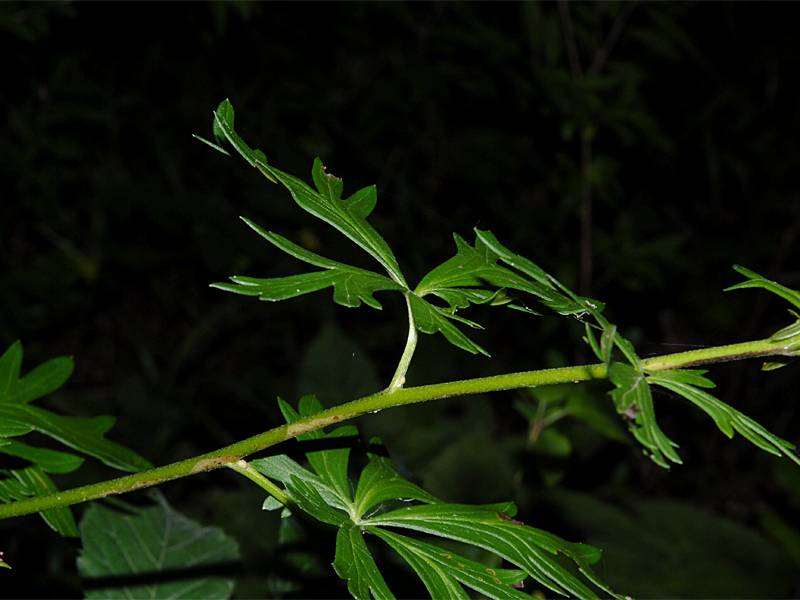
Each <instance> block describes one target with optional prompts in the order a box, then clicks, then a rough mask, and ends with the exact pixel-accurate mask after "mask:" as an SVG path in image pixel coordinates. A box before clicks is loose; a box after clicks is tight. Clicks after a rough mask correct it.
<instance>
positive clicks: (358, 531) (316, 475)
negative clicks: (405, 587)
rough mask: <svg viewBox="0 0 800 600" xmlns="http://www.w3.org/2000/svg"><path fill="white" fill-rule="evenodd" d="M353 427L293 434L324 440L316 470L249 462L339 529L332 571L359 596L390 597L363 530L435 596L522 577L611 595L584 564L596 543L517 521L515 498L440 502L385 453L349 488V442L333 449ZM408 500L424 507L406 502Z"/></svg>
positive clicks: (509, 591) (309, 405) (308, 400)
mask: <svg viewBox="0 0 800 600" xmlns="http://www.w3.org/2000/svg"><path fill="white" fill-rule="evenodd" d="M280 406H281V410H282V412H283V414H284V416H285V417H286V419H287V421H288V422H290V423H291V422H293V421H295V420H296V419H298V418H300V417H303V416H310V415H313V414H316V413H317V412H319V411H320V410H322V406H321V405H320V404H319V402H318V401H317V400H316V398H314V397H312V396H306V397H304V398H302V399H301V402H300V405H299V409H298V410H297V411H295V410H294V409H292V408H291V407H290V406H289V405H288V404H286V403H285V402H283V401H280ZM355 433H356V432H355V429H354V428H352V427H341V428H339V429H335V430H333V431H332V432H331V433H324V432H321V431H317V432H314V433H313V434H304V435H303V436H300V437H299V438H298V439H299V440H300V441H301V442H303V441H306V442H308V441H314V444H315V448H319V447H321V445H322V444H324V443H329V444H330V445H331V448H330V449H324V450H316V449H315V450H309V451H307V452H306V458H307V460H308V462H309V464H310V466H311V468H312V469H313V472H312V470H309V469H307V468H306V467H304V466H303V465H301V464H300V463H298V462H296V461H295V460H293V459H291V458H289V457H287V456H271V457H268V458H263V459H257V460H254V461H252V463H251V464H252V466H253V467H255V468H256V469H257V470H258V471H260V472H261V473H263V474H264V475H266V476H267V477H270V478H272V479H274V480H277V481H280V482H282V483H283V484H284V485H286V491H287V492H288V494H289V496H290V498H291V500H292V505H290V508H291V509H292V510H297V509H299V510H302V511H303V512H305V513H307V514H308V515H310V516H311V517H313V518H315V519H317V520H319V521H322V522H324V523H327V524H329V525H333V526H335V527H337V529H338V531H337V537H336V553H335V560H334V568H335V570H336V572H337V573H338V574H339V576H340V577H342V578H343V579H345V580H346V581H347V584H348V589H349V591H350V593H351V594H352V595H353V596H354V597H355V598H357V599H358V600H362V599H363V600H369V599H370V598H375V599H382V598H393V597H394V596H393V595H392V592H391V590H390V588H389V586H388V584H387V583H386V581H385V580H384V578H383V576H382V574H381V572H380V570H379V568H378V566H377V565H376V563H375V560H374V558H373V556H372V553H371V551H370V549H369V546H368V545H367V542H366V539H365V535H371V536H374V537H376V538H379V539H382V540H383V541H384V542H385V543H387V544H388V545H389V546H390V547H391V548H393V549H394V550H395V551H396V552H397V553H398V554H399V555H400V556H401V557H402V558H403V559H404V560H405V561H406V562H407V563H408V564H409V566H410V567H411V568H412V569H413V570H414V571H415V572H416V573H417V574H418V575H419V577H420V579H421V580H422V582H423V584H424V585H425V586H426V588H427V589H428V592H429V593H430V594H431V597H433V598H442V597H447V598H465V597H468V596H467V593H466V591H465V589H464V588H468V589H472V590H475V591H477V592H479V593H480V594H482V595H484V596H486V597H488V598H497V599H501V598H510V597H519V598H522V597H525V594H522V593H521V592H519V591H518V590H517V589H516V588H517V587H519V586H521V583H522V581H523V580H524V579H525V578H526V577H528V576H530V577H533V578H534V579H536V580H537V581H538V582H539V583H541V584H542V585H543V586H545V587H546V588H547V589H549V590H551V591H554V592H556V593H559V594H563V595H567V596H573V597H580V598H592V597H595V596H596V595H597V591H596V590H597V589H599V590H603V591H605V592H607V593H611V592H610V590H609V589H608V588H607V587H606V586H605V585H604V584H603V583H602V582H601V581H600V580H598V579H597V577H596V576H595V575H594V573H593V572H592V571H591V568H590V567H589V565H590V564H591V563H594V562H596V561H597V560H599V558H600V551H599V550H597V549H595V548H592V547H590V546H585V545H583V544H573V543H569V542H566V541H564V540H562V539H560V538H558V537H557V536H554V535H552V534H549V533H547V532H544V531H542V530H539V529H535V528H533V527H528V526H526V525H524V524H522V523H520V522H519V521H516V520H514V518H513V517H514V514H515V511H516V508H515V507H514V505H513V504H512V503H505V504H495V505H477V506H473V505H464V504H451V503H445V502H442V501H440V500H438V499H437V498H435V497H434V496H432V495H431V494H429V493H428V492H426V491H425V490H423V489H422V488H420V487H419V486H417V485H415V484H413V483H411V482H410V481H408V480H406V479H404V478H402V477H401V476H400V475H399V474H398V473H397V472H396V471H395V470H394V469H393V468H392V466H391V464H390V463H389V461H388V460H387V459H386V458H384V457H381V456H378V455H376V454H373V453H369V454H368V462H367V465H366V466H365V467H364V469H363V470H362V471H361V474H360V476H359V477H358V482H357V484H356V485H355V486H353V485H351V483H350V479H349V477H348V471H349V466H348V463H349V455H350V448H349V447H346V446H345V447H337V441H341V440H342V438H344V437H345V436H353V435H354V434H355ZM409 501H415V502H418V503H421V504H416V505H413V506H404V505H405V504H407V503H408V502H409ZM398 506H402V508H397V507H398ZM387 527H388V528H392V529H395V528H400V529H406V530H413V531H418V532H422V533H425V534H427V535H433V536H435V537H439V538H444V539H448V540H453V541H456V542H460V543H463V544H467V545H470V546H476V547H478V548H482V549H484V550H487V551H489V552H491V553H493V554H494V555H496V556H498V557H501V558H503V559H505V560H507V561H508V562H510V563H512V564H513V565H514V566H515V567H517V568H515V569H493V568H491V567H488V566H486V565H481V564H479V563H477V562H475V561H473V560H470V559H467V558H465V557H463V556H459V555H458V554H454V553H453V552H452V551H450V550H445V549H444V548H440V547H437V546H434V545H431V544H430V543H428V542H427V541H426V542H423V541H420V540H416V539H412V538H409V537H407V536H405V535H400V534H398V533H396V532H393V531H389V530H387V529H385V528H387ZM559 554H560V555H562V556H564V557H566V558H568V559H571V560H572V561H573V562H574V563H575V565H576V566H577V568H578V570H579V571H580V572H581V573H582V574H583V576H584V577H585V579H582V578H581V577H580V576H578V575H576V574H575V573H573V572H572V571H570V570H569V569H567V568H565V567H564V566H563V565H562V564H561V562H559V560H558V558H557V555H559ZM593 586H594V587H593Z"/></svg>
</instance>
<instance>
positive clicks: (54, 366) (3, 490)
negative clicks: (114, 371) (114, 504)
mask: <svg viewBox="0 0 800 600" xmlns="http://www.w3.org/2000/svg"><path fill="white" fill-rule="evenodd" d="M22 355H23V353H22V344H20V343H19V342H15V343H13V344H12V345H11V346H10V347H9V348H8V350H6V352H5V353H4V354H3V355H2V357H0V454H5V455H6V456H12V457H14V458H15V459H16V460H17V462H19V460H21V461H22V462H23V464H24V465H26V466H23V467H22V468H8V469H6V468H0V502H10V501H14V500H21V499H24V498H27V497H31V496H38V495H46V494H50V493H54V492H56V491H58V490H57V488H56V486H55V484H54V483H53V481H52V480H51V479H50V477H49V475H48V474H60V473H69V472H72V471H74V470H75V469H77V468H78V467H80V465H81V463H82V462H83V459H82V458H80V457H78V456H75V455H74V454H71V453H67V452H62V451H58V450H51V449H47V448H36V447H34V446H30V445H28V444H26V443H24V442H20V441H18V440H17V439H9V438H17V437H20V436H24V435H25V434H28V433H30V432H32V431H38V432H40V433H43V434H45V435H47V436H50V437H51V438H53V439H55V440H58V441H60V442H62V443H63V444H65V445H67V446H69V447H71V448H73V449H75V450H78V451H80V452H83V453H85V454H88V455H89V456H93V457H95V458H98V459H100V460H101V461H103V462H104V463H105V464H107V465H109V466H111V467H115V468H117V469H121V470H124V471H139V470H141V469H146V468H148V467H149V466H150V463H149V462H148V461H146V460H145V459H144V458H142V457H141V456H139V455H138V454H137V453H135V452H134V451H133V450H131V449H129V448H126V447H125V446H122V445H120V444H117V443H115V442H112V441H110V440H108V439H107V438H106V437H105V433H106V432H107V431H108V430H109V429H111V427H112V426H113V424H114V418H113V417H91V418H86V417H66V416H62V415H58V414H56V413H53V412H51V411H49V410H47V409H44V408H40V407H38V406H34V405H33V404H32V403H33V402H34V401H36V400H38V399H39V398H41V397H43V396H46V395H47V394H50V393H51V392H53V391H55V390H57V389H58V388H59V387H61V386H62V385H63V383H64V382H65V381H66V380H67V379H69V376H70V375H71V374H72V369H73V362H72V359H71V358H69V357H66V356H64V357H60V358H53V359H50V360H48V361H47V362H45V363H42V364H41V365H39V366H38V367H36V368H35V369H33V370H32V371H30V372H29V373H27V374H26V375H25V376H24V377H21V376H20V374H21V366H22ZM0 458H1V457H0ZM0 464H2V463H0ZM42 517H43V518H44V519H45V521H46V522H47V523H48V525H50V526H51V527H52V528H53V529H55V530H56V531H58V532H59V533H61V534H62V535H69V536H77V535H78V529H77V526H76V525H75V521H74V519H73V517H72V514H71V512H70V510H69V508H66V507H63V508H57V509H51V510H48V511H45V512H43V513H42Z"/></svg>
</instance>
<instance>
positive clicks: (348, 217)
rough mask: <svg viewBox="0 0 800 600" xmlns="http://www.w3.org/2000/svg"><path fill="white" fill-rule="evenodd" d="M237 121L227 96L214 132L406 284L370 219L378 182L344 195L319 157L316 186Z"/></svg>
mask: <svg viewBox="0 0 800 600" xmlns="http://www.w3.org/2000/svg"><path fill="white" fill-rule="evenodd" d="M233 123H234V111H233V106H232V105H231V103H230V101H229V100H227V99H226V100H223V101H222V103H221V104H220V105H219V107H218V108H217V110H216V111H215V112H214V133H215V135H217V137H218V139H219V137H224V138H225V139H226V140H227V141H228V142H229V143H230V144H231V145H232V146H233V147H234V148H235V149H236V151H237V152H238V153H239V154H241V155H242V156H243V157H244V158H245V160H247V161H248V162H249V163H250V164H251V165H252V166H254V167H256V168H257V169H258V170H259V171H261V172H262V173H264V175H266V176H267V177H268V178H269V179H271V180H272V181H278V182H280V183H281V184H283V185H284V186H285V187H286V188H287V189H288V190H289V192H290V193H291V195H292V198H294V200H295V202H296V203H297V205H298V206H299V207H300V208H302V209H303V210H305V211H306V212H309V213H311V214H312V215H314V216H315V217H317V218H319V219H322V220H323V221H325V222H326V223H328V224H329V225H331V226H333V227H335V228H336V229H338V230H339V231H340V232H341V233H343V234H344V235H346V236H347V237H348V238H350V239H351V240H352V241H353V242H355V243H356V244H357V245H358V246H360V247H361V248H362V249H363V250H364V251H366V252H367V253H368V254H369V255H370V256H372V257H373V258H374V259H375V260H377V261H378V262H379V263H380V264H381V265H382V266H383V268H384V269H386V272H387V273H389V275H390V276H391V278H392V279H393V280H394V281H396V282H397V283H400V284H402V285H404V286H405V279H404V278H403V274H402V273H401V271H400V266H399V265H398V264H397V259H396V258H395V257H394V253H393V252H392V250H391V248H389V245H388V244H387V243H386V241H385V240H384V239H383V238H382V237H381V236H380V234H378V232H377V231H376V230H375V228H374V227H372V225H370V224H369V223H368V222H367V217H368V216H369V214H370V213H371V212H372V210H373V208H375V203H376V201H377V191H376V189H375V186H368V187H365V188H362V189H360V190H358V191H357V192H355V193H354V194H353V195H352V196H350V197H349V198H347V199H342V197H341V196H342V191H343V185H342V180H341V179H339V178H338V177H336V176H334V175H332V174H330V173H328V172H327V171H326V170H325V167H324V166H323V164H322V161H321V160H320V159H319V158H317V159H315V160H314V166H313V167H312V169H311V177H312V179H313V181H314V185H315V186H316V189H313V188H311V187H310V186H308V185H307V184H306V183H304V182H303V181H301V180H300V179H298V178H296V177H294V176H293V175H289V174H288V173H284V172H283V171H280V170H279V169H276V168H275V167H273V166H272V165H270V164H268V163H267V159H266V156H264V153H263V152H261V151H260V150H253V149H251V148H250V147H249V146H247V144H245V142H244V141H243V140H242V139H241V137H239V135H238V134H237V133H236V131H235V129H234V126H233Z"/></svg>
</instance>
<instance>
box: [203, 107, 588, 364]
mask: <svg viewBox="0 0 800 600" xmlns="http://www.w3.org/2000/svg"><path fill="white" fill-rule="evenodd" d="M212 128H213V133H214V137H215V138H216V141H217V143H216V144H215V143H212V142H209V141H207V140H203V139H202V138H198V139H200V140H201V141H203V142H205V143H206V144H209V145H210V146H212V147H214V148H215V149H217V150H220V151H221V152H223V153H225V154H228V152H227V151H226V150H225V149H224V148H222V146H220V145H219V144H224V143H228V144H230V145H231V146H232V147H233V148H234V149H235V150H236V151H237V152H238V153H239V154H240V155H241V156H242V157H243V158H244V159H245V160H246V161H247V162H248V163H249V164H250V165H251V166H253V167H255V168H256V169H258V170H259V171H260V172H261V173H262V174H264V175H265V176H266V177H267V178H268V179H269V180H270V181H273V182H279V183H281V184H282V185H283V186H284V187H286V188H287V189H288V190H289V193H290V194H291V196H292V198H293V199H294V201H295V202H296V203H297V205H298V206H299V207H300V208H302V209H303V210H305V211H306V212H308V213H310V214H311V215H313V216H315V217H317V218H318V219H321V220H322V221H324V222H325V223H327V224H328V225H330V226H332V227H334V228H335V229H337V230H338V231H339V232H341V233H342V234H344V235H345V236H347V237H348V238H349V239H350V240H351V241H352V242H354V243H355V244H356V245H357V246H359V247H360V248H361V249H363V250H364V251H365V252H366V253H367V254H369V255H370V256H371V257H372V258H374V259H375V260H376V261H377V262H378V263H379V264H380V265H381V266H382V267H383V269H384V271H385V272H386V274H387V275H388V277H387V276H384V275H380V274H378V273H374V272H372V271H368V270H365V269H361V268H358V267H353V266H350V265H346V264H342V263H340V262H337V261H333V260H330V259H328V258H324V257H322V256H319V255H317V254H315V253H313V252H311V251H309V250H307V249H305V248H303V247H302V246H299V245H297V244H295V243H293V242H291V241H289V240H287V239H286V238H284V237H283V236H280V235H278V234H276V233H273V232H270V231H267V230H265V229H263V228H262V227H260V226H258V225H256V224H255V223H253V222H252V221H250V220H249V219H245V218H243V220H244V221H245V222H246V223H247V224H248V225H249V226H250V227H251V228H252V229H253V230H255V231H256V232H257V233H258V234H259V235H261V236H262V237H264V238H265V239H266V240H267V241H268V242H270V243H271V244H273V245H274V246H276V247H277V248H279V249H280V250H282V251H284V252H286V253H287V254H289V255H291V256H293V257H295V258H297V259H299V260H301V261H303V262H306V263H309V264H311V265H314V266H316V267H321V268H323V269H325V270H324V271H316V272H313V273H306V274H302V275H293V276H289V277H277V278H269V279H263V278H254V277H245V276H239V275H236V276H233V277H231V281H232V282H233V283H215V284H213V287H216V288H218V289H221V290H224V291H229V292H234V293H238V294H242V295H246V296H256V297H258V298H260V299H262V300H284V299H288V298H294V297H296V296H300V295H303V294H308V293H311V292H315V291H318V290H321V289H324V288H327V287H331V286H333V288H334V301H335V302H336V303H338V304H341V305H343V306H347V307H357V306H360V305H361V304H362V302H363V303H364V304H367V305H368V306H371V307H372V308H378V309H379V308H381V305H380V303H379V302H378V300H377V299H375V297H374V294H375V292H378V291H399V292H402V293H404V294H405V296H406V299H407V302H408V306H409V310H410V312H411V320H412V326H413V327H415V328H416V329H417V330H419V331H421V332H422V333H428V334H433V333H441V334H442V335H443V336H444V337H445V338H446V339H447V340H448V341H449V342H450V343H451V344H453V345H454V346H456V347H458V348H461V349H462V350H466V351H467V352H470V353H472V354H478V353H480V354H484V355H486V356H488V355H489V353H488V352H487V351H486V350H484V349H483V348H482V347H481V346H479V345H478V344H476V343H475V342H474V341H472V340H471V339H470V338H469V337H468V336H467V335H465V334H464V333H463V332H462V331H461V329H460V328H459V327H458V326H457V323H460V324H462V325H466V326H468V327H471V328H473V329H481V328H482V327H481V326H480V325H479V324H477V323H475V322H474V321H471V320H469V319H465V318H464V317H462V316H460V315H458V314H457V312H458V311H459V310H461V309H464V308H467V307H469V306H470V305H471V304H490V305H501V306H508V307H509V308H514V309H517V310H523V311H525V312H532V311H531V310H530V309H529V308H527V306H525V304H524V303H522V302H520V301H518V299H517V298H516V297H515V296H513V295H512V293H514V292H522V293H524V294H528V295H531V296H533V297H534V298H536V299H537V300H538V301H539V302H541V303H542V304H543V305H545V306H546V307H548V308H550V309H552V310H554V311H556V312H558V313H560V314H576V315H577V314H583V313H584V312H585V307H584V306H583V299H581V298H577V297H575V298H569V297H566V296H565V295H564V294H563V293H561V292H560V291H559V290H558V289H557V286H556V285H555V283H554V280H553V279H552V278H551V277H549V276H548V275H546V274H545V273H544V271H542V270H541V269H540V268H539V267H537V266H536V265H534V264H533V263H532V262H531V261H529V260H527V259H524V258H522V257H519V256H516V255H514V254H513V253H511V252H510V251H508V250H507V249H506V248H504V247H503V246H502V245H501V244H500V243H499V242H498V241H497V239H496V238H495V236H494V235H492V233H491V232H489V231H479V230H476V233H477V238H476V241H475V244H474V245H470V244H468V243H467V242H466V241H465V240H464V239H463V238H461V237H459V236H458V235H455V236H454V238H455V242H456V255H455V256H454V257H453V258H450V259H448V260H447V261H445V262H444V263H442V264H441V265H439V266H438V267H435V268H434V269H433V270H431V271H430V272H429V273H428V274H427V275H425V276H424V277H423V278H422V280H421V281H420V282H419V284H418V285H417V287H416V288H415V289H413V290H412V289H411V288H410V287H409V286H408V284H407V283H406V280H405V277H404V276H403V273H402V272H401V269H400V266H399V264H398V262H397V259H396V258H395V255H394V253H393V252H392V250H391V248H390V247H389V245H388V244H387V243H386V241H385V240H384V239H383V238H382V237H381V236H380V234H379V233H378V232H377V231H376V230H375V228H374V227H373V226H372V225H371V224H370V223H369V222H368V220H367V218H368V217H369V216H370V214H371V213H372V211H373V209H374V208H375V204H376V202H377V192H376V190H375V186H368V187H365V188H363V189H361V190H358V191H356V192H355V193H354V194H352V195H351V196H350V197H349V198H346V199H343V198H342V192H343V189H344V188H343V183H342V180H341V179H339V178H338V177H336V176H334V175H333V174H331V173H328V171H327V170H326V169H325V167H324V166H323V164H322V161H320V159H319V158H317V159H315V160H314V164H313V167H312V169H311V178H312V180H313V182H314V186H315V187H314V188H312V187H310V186H309V185H307V184H306V183H304V182H303V181H301V180H300V179H298V178H296V177H294V176H292V175H289V174H288V173H284V172H283V171H280V170H279V169H277V168H275V167H273V166H272V165H270V164H269V163H268V162H267V158H266V155H265V154H264V153H263V152H262V151H261V150H254V149H252V148H250V146H248V145H247V144H246V143H245V142H244V141H243V140H242V138H241V137H240V136H239V134H238V133H236V130H235V129H234V110H233V106H232V105H231V103H230V101H228V100H224V101H223V102H222V103H221V104H220V105H219V107H218V108H217V110H216V111H215V112H214V120H213V127H212ZM195 137H197V136H195ZM498 262H503V263H505V264H506V265H507V266H501V265H500V264H498ZM508 267H511V268H508ZM425 296H435V297H437V298H439V299H440V300H443V301H444V302H445V303H446V305H447V306H440V305H437V304H434V303H432V302H430V301H428V300H427V299H425Z"/></svg>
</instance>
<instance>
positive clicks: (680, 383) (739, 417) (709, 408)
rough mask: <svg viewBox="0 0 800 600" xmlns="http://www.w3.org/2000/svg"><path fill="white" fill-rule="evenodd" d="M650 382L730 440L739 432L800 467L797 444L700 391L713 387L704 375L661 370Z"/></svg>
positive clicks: (760, 446) (651, 377)
mask: <svg viewBox="0 0 800 600" xmlns="http://www.w3.org/2000/svg"><path fill="white" fill-rule="evenodd" d="M647 379H648V382H649V383H651V384H653V385H658V386H660V387H663V388H665V389H668V390H670V391H672V392H675V393H676V394H678V395H679V396H682V397H683V398H686V399H687V400H689V402H691V403H692V404H694V405H695V406H697V407H698V408H700V409H701V410H702V411H703V412H705V413H706V414H707V415H708V416H709V417H711V418H712V419H713V420H714V423H716V425H717V427H718V428H719V429H720V431H722V433H724V434H725V435H726V436H728V437H729V438H732V437H733V434H734V432H738V433H740V434H741V435H742V436H744V437H745V438H746V439H747V440H749V441H750V442H751V443H753V444H755V445H756V446H758V447H759V448H761V449H762V450H764V451H766V452H769V453H770V454H774V455H776V456H786V457H788V458H789V459H791V460H792V461H794V462H795V463H797V464H798V465H800V457H798V456H797V454H796V453H795V451H794V448H795V446H794V444H792V443H790V442H788V441H786V440H784V439H781V438H779V437H778V436H776V435H774V434H772V433H770V432H769V431H767V430H766V429H765V428H764V427H763V426H761V425H760V424H758V423H756V422H755V421H754V420H753V419H751V418H750V417H748V416H746V415H744V414H742V413H740V412H739V411H737V410H736V409H734V408H733V407H731V406H729V405H727V404H725V403H724V402H722V401H721V400H718V399H717V398H715V397H714V396H712V395H711V394H709V393H708V392H706V391H704V390H702V389H699V388H700V387H706V388H708V387H713V383H711V382H710V381H709V380H708V379H705V378H704V377H702V374H701V373H698V372H697V371H691V370H672V371H660V372H658V373H653V374H652V375H650V376H649V377H648V378H647Z"/></svg>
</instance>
